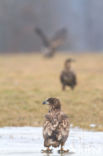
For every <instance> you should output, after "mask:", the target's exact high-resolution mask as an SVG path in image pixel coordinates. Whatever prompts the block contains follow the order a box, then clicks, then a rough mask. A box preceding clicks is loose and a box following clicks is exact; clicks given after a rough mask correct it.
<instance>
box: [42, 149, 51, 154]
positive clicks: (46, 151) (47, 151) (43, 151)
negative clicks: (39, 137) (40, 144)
mask: <svg viewBox="0 0 103 156" xmlns="http://www.w3.org/2000/svg"><path fill="white" fill-rule="evenodd" d="M41 152H42V153H52V149H47V150H41Z"/></svg>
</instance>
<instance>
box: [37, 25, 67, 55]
mask: <svg viewBox="0 0 103 156" xmlns="http://www.w3.org/2000/svg"><path fill="white" fill-rule="evenodd" d="M35 32H36V33H37V35H39V36H40V37H41V39H42V42H43V44H44V47H45V52H44V56H46V57H53V56H54V54H55V52H56V50H57V48H58V47H60V46H61V45H62V44H63V43H64V41H65V39H66V37H67V30H66V29H65V28H62V29H60V30H59V31H57V32H56V33H55V35H54V36H53V38H51V39H48V37H47V36H46V35H45V34H44V33H43V31H42V30H41V29H40V28H35Z"/></svg>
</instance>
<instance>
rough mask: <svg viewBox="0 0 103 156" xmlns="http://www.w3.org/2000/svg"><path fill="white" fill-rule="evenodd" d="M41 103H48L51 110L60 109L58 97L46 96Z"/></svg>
mask: <svg viewBox="0 0 103 156" xmlns="http://www.w3.org/2000/svg"><path fill="white" fill-rule="evenodd" d="M43 104H47V105H49V106H50V107H51V108H52V109H53V110H60V109H61V103H60V101H59V99H57V98H48V99H47V100H45V101H44V102H43Z"/></svg>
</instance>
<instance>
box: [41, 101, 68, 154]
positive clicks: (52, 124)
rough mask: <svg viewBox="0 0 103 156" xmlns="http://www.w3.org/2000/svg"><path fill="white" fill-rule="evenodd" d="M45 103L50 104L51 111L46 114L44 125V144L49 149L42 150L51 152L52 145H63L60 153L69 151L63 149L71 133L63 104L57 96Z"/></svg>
mask: <svg viewBox="0 0 103 156" xmlns="http://www.w3.org/2000/svg"><path fill="white" fill-rule="evenodd" d="M43 104H47V105H49V112H48V114H46V115H45V122H44V126H43V137H44V146H45V147H47V149H46V150H42V152H47V153H49V152H51V151H52V150H51V149H50V146H52V147H55V148H56V147H59V146H61V148H60V150H59V152H60V153H62V152H68V150H64V149H63V146H64V144H65V142H66V140H67V138H68V135H69V121H68V116H67V115H66V114H64V113H63V112H62V111H61V104H60V101H59V99H57V98H49V99H47V100H46V101H44V102H43Z"/></svg>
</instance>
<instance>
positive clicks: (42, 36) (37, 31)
mask: <svg viewBox="0 0 103 156" xmlns="http://www.w3.org/2000/svg"><path fill="white" fill-rule="evenodd" d="M34 30H35V32H36V33H37V35H39V36H40V37H41V39H42V41H43V44H44V46H45V47H49V44H50V43H49V40H48V38H47V37H46V35H45V34H44V33H43V31H42V30H41V29H40V28H35V29H34Z"/></svg>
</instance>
